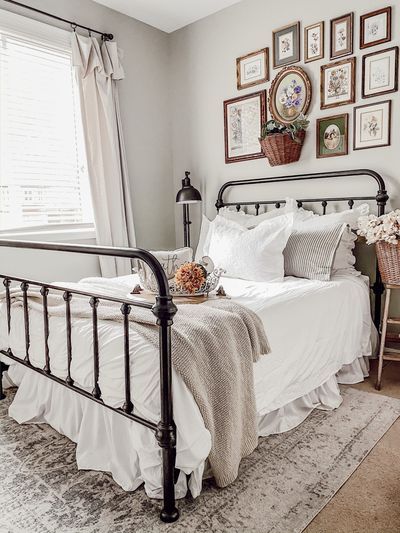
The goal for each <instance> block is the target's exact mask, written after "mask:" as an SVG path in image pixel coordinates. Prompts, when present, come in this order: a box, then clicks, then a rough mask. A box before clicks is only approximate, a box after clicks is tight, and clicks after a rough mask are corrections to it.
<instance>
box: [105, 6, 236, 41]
mask: <svg viewBox="0 0 400 533" xmlns="http://www.w3.org/2000/svg"><path fill="white" fill-rule="evenodd" d="M95 2H97V3H98V4H103V5H104V6H107V7H110V8H111V9H115V10H116V11H120V12H121V13H125V15H129V16H130V17H133V18H135V19H138V20H141V21H142V22H145V23H146V24H150V26H154V27H155V28H158V29H160V30H163V31H165V32H167V33H171V32H173V31H175V30H178V29H179V28H182V27H183V26H187V24H190V23H192V22H195V21H196V20H199V19H202V18H204V17H207V16H208V15H211V14H212V13H216V12H217V11H221V9H224V8H226V7H228V6H231V5H233V4H237V3H239V2H241V0H95Z"/></svg>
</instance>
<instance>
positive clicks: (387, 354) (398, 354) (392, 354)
mask: <svg viewBox="0 0 400 533" xmlns="http://www.w3.org/2000/svg"><path fill="white" fill-rule="evenodd" d="M385 289H386V296H385V307H384V312H383V319H382V332H381V342H380V348H379V365H378V377H377V380H376V385H375V388H376V390H381V383H382V370H383V361H400V350H395V349H392V348H387V347H386V334H387V326H388V324H398V325H400V318H397V317H396V318H395V317H390V316H389V308H390V298H391V295H392V290H399V289H400V285H390V284H388V283H385Z"/></svg>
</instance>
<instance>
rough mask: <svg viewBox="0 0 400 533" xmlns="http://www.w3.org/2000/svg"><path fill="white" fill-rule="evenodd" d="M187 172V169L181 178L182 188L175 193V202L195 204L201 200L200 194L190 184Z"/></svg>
mask: <svg viewBox="0 0 400 533" xmlns="http://www.w3.org/2000/svg"><path fill="white" fill-rule="evenodd" d="M189 174H190V172H189V171H186V172H185V177H184V178H183V180H182V189H180V190H179V191H178V194H177V195H176V203H177V204H196V203H198V202H201V194H200V192H199V191H198V190H197V189H196V188H195V187H193V185H191V184H190V178H189Z"/></svg>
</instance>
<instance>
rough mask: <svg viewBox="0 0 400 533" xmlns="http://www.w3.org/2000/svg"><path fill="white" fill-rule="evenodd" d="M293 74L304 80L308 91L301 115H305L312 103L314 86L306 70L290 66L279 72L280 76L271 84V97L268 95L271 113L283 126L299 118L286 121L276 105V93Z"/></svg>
mask: <svg viewBox="0 0 400 533" xmlns="http://www.w3.org/2000/svg"><path fill="white" fill-rule="evenodd" d="M292 74H296V75H298V76H299V77H300V78H301V79H302V81H303V83H304V86H305V88H306V91H307V94H306V95H305V100H304V105H303V106H302V109H301V113H303V114H304V115H305V114H306V113H307V111H308V109H309V107H310V103H311V98H312V85H311V81H310V78H309V77H308V75H307V73H306V72H305V70H304V69H303V68H301V67H297V66H288V67H285V68H283V69H282V70H281V71H280V72H278V74H277V75H276V76H275V78H274V79H273V81H272V83H271V88H270V90H269V95H268V106H269V112H270V114H271V115H272V117H273V118H274V119H275V120H277V121H278V122H280V123H281V124H291V123H292V122H293V120H295V118H297V117H294V118H293V119H290V120H289V119H286V118H285V117H282V115H281V114H280V113H279V111H278V109H277V108H276V105H275V100H276V91H277V90H278V87H279V85H280V83H281V82H282V80H283V79H284V78H286V77H289V76H291V75H292ZM297 116H298V115H297Z"/></svg>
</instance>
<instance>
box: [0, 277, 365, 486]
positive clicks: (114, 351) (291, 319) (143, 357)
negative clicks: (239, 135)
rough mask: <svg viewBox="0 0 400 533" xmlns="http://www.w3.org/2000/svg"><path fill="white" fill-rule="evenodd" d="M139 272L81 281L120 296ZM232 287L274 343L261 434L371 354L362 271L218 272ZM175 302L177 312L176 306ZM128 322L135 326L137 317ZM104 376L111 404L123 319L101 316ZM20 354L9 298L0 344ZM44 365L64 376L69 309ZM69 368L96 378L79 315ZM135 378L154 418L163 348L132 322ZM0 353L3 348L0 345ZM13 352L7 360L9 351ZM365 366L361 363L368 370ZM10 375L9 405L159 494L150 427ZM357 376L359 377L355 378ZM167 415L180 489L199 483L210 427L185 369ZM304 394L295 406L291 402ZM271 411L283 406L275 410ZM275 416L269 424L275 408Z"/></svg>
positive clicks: (332, 401) (326, 401) (263, 391)
mask: <svg viewBox="0 0 400 533" xmlns="http://www.w3.org/2000/svg"><path fill="white" fill-rule="evenodd" d="M136 281H137V280H136V279H135V277H134V276H128V277H124V278H118V279H115V280H100V279H98V280H94V279H93V280H87V281H86V283H87V284H89V285H90V286H91V287H97V289H98V290H99V291H101V293H103V294H112V295H113V296H116V297H118V296H121V297H124V298H125V297H126V295H127V294H128V293H129V291H130V290H131V288H132V286H133V285H135V284H136ZM221 282H222V284H223V285H224V288H225V290H226V292H227V293H228V295H229V296H231V297H232V298H234V299H237V301H238V302H239V303H241V304H243V305H246V306H248V307H249V308H250V309H252V310H253V311H255V312H256V313H257V314H258V315H259V316H260V318H261V319H262V321H263V324H264V327H265V330H266V333H267V336H268V339H269V342H270V345H271V350H272V351H271V353H270V354H269V355H267V356H265V357H262V358H261V359H260V361H259V362H258V363H256V364H255V365H254V380H255V393H256V402H257V411H258V414H259V417H260V426H259V427H260V435H267V434H269V433H271V432H276V431H284V430H286V429H290V428H292V427H294V426H295V425H296V424H298V423H299V422H300V421H301V420H302V419H304V417H305V416H307V414H308V413H309V412H310V411H311V410H312V408H313V407H322V408H333V407H337V406H338V405H339V404H340V396H339V393H338V388H337V380H336V378H335V374H336V373H337V372H338V371H339V370H340V369H341V368H342V367H344V365H352V364H355V365H357V364H358V365H359V363H357V361H359V360H360V358H362V357H363V356H368V355H370V354H371V335H372V333H374V332H375V330H374V327H373V325H372V322H371V318H370V303H369V289H368V285H367V282H366V278H363V277H362V276H360V277H357V276H352V275H348V276H340V277H339V276H337V277H335V278H334V279H333V280H332V281H330V282H320V281H310V280H303V279H296V278H285V280H284V281H283V282H282V283H264V282H249V281H243V280H236V279H229V278H224V279H222V280H221ZM178 312H179V311H178ZM133 327H134V325H133V326H132V328H133ZM30 332H31V348H30V357H31V362H32V364H34V365H36V366H39V367H43V366H44V355H43V354H44V342H43V319H42V316H41V314H39V313H34V312H32V313H30ZM99 344H100V379H99V385H100V388H101V391H102V396H103V399H104V400H105V402H106V403H108V404H110V405H112V406H114V407H117V406H121V405H122V404H123V402H124V374H123V368H124V364H123V328H122V324H119V323H114V322H110V321H103V322H100V323H99ZM8 346H10V347H11V349H12V350H13V353H14V354H15V355H17V356H20V357H22V358H23V357H24V356H25V344H24V323H23V316H22V310H19V311H13V315H12V321H11V334H10V338H8V335H7V328H6V316H5V306H3V307H2V309H1V310H0V347H1V348H8ZM49 346H50V355H51V370H52V372H53V373H54V374H56V375H58V376H59V377H62V378H64V377H65V376H66V361H67V354H66V328H65V320H63V319H60V318H51V319H50V337H49ZM72 346H73V359H72V361H73V362H72V378H73V379H74V380H75V382H76V383H78V384H79V385H81V386H82V387H84V388H86V389H88V390H91V389H92V387H93V378H92V376H93V362H92V361H93V359H92V349H93V346H92V325H91V322H90V321H89V320H87V319H79V320H74V322H73V329H72ZM130 346H131V382H132V385H131V388H132V401H133V403H134V406H135V412H137V413H138V414H141V415H142V416H145V417H146V418H148V419H149V420H151V421H153V422H158V420H159V416H160V415H159V410H160V409H159V408H160V400H159V370H158V369H159V366H158V352H157V350H155V349H154V348H153V347H151V346H150V345H148V344H147V343H146V342H145V341H144V340H143V339H142V338H141V337H139V336H138V335H137V334H136V333H135V332H134V331H133V329H131V332H130ZM3 359H5V358H4V356H3ZM8 362H9V361H8ZM364 373H365V371H364ZM9 377H10V379H11V380H12V381H13V382H14V383H16V384H17V385H19V389H18V392H17V395H16V397H15V400H14V402H13V404H12V405H11V407H10V415H11V416H13V417H14V418H15V419H16V420H17V421H18V422H48V423H50V424H51V425H52V426H53V427H54V428H55V429H57V430H58V431H59V432H61V433H63V434H65V435H67V436H68V437H69V438H70V439H72V440H73V441H74V442H76V443H77V463H78V467H79V468H86V469H87V468H90V469H98V470H104V471H109V472H111V473H112V475H113V477H114V479H115V480H116V482H117V483H119V484H120V485H121V486H122V487H123V488H124V489H126V490H134V489H135V488H137V487H138V486H139V485H140V484H141V483H143V482H144V483H145V489H146V492H147V493H148V494H149V495H150V496H153V497H161V495H162V492H161V486H162V483H161V453H160V449H159V448H158V445H157V443H156V441H155V438H154V435H153V433H152V432H151V431H150V430H148V429H147V428H145V427H142V426H140V425H138V424H135V423H134V422H132V421H130V420H128V419H126V418H124V417H121V416H120V415H118V414H115V413H113V412H112V411H109V410H106V409H104V408H102V407H101V406H99V405H97V404H95V403H94V402H91V401H90V400H87V399H86V398H83V397H81V396H80V395H77V394H74V393H73V392H71V391H69V390H67V389H65V388H63V387H61V386H60V385H58V384H56V383H54V382H51V381H50V380H48V379H46V378H44V377H43V376H40V375H38V374H36V373H33V372H32V371H30V370H28V369H25V368H23V367H22V366H20V365H18V364H16V363H15V364H11V366H10V369H9ZM362 377H363V376H362V373H361V376H360V377H359V378H357V379H362ZM173 399H174V417H175V422H176V426H177V432H178V434H177V468H179V469H180V470H181V471H182V474H181V475H180V478H179V481H178V484H177V487H176V493H177V497H183V496H184V495H185V494H186V491H187V485H186V477H185V476H184V474H183V473H186V474H191V477H190V481H189V486H190V489H191V491H192V494H193V496H197V495H198V494H199V493H200V491H201V479H202V475H203V469H204V464H205V460H206V459H207V456H208V453H209V450H210V434H209V432H208V431H207V429H206V428H205V427H204V423H203V419H202V417H201V415H200V412H199V409H198V407H197V405H196V403H195V402H194V400H193V397H192V395H191V394H190V392H189V391H188V389H187V387H186V386H185V384H184V383H183V382H182V380H181V379H180V377H179V376H178V375H177V374H176V373H175V372H173ZM299 402H302V405H301V408H302V411H303V412H302V415H299V412H298V410H297V411H296V410H295V411H296V412H295V413H294V410H293V406H295V405H299ZM276 413H280V418H279V421H278V422H277V421H276V418H277V417H276V416H274V417H273V416H272V415H275V414H276ZM272 418H274V420H273V422H272V423H271V419H272Z"/></svg>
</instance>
